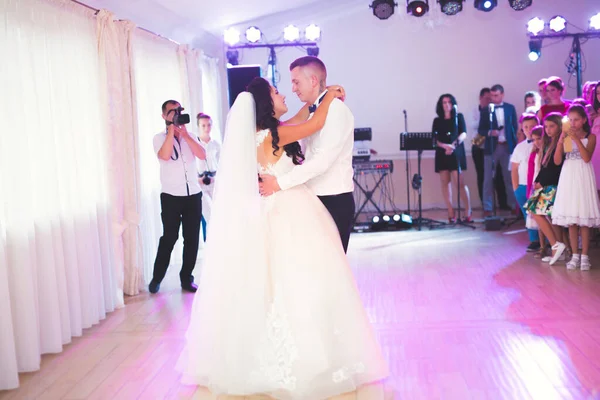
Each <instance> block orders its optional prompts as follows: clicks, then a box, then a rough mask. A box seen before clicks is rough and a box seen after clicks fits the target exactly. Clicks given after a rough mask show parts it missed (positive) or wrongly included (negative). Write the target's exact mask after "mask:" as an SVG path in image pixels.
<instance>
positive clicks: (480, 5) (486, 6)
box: [473, 0, 498, 12]
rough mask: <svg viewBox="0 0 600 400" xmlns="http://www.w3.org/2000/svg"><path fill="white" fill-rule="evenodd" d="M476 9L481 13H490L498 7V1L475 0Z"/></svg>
mask: <svg viewBox="0 0 600 400" xmlns="http://www.w3.org/2000/svg"><path fill="white" fill-rule="evenodd" d="M473 5H474V7H475V8H476V9H477V10H479V11H485V12H489V11H492V10H493V9H494V8H496V6H497V5H498V0H475V3H474V4H473Z"/></svg>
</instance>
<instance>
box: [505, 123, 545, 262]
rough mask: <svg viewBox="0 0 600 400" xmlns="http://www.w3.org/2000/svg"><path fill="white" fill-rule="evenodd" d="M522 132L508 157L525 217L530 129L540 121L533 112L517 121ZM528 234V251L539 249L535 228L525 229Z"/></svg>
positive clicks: (518, 199) (516, 193)
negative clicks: (522, 135) (518, 141)
mask: <svg viewBox="0 0 600 400" xmlns="http://www.w3.org/2000/svg"><path fill="white" fill-rule="evenodd" d="M519 122H520V124H521V126H522V129H523V133H524V134H525V138H526V140H523V141H522V142H521V143H519V144H517V146H516V147H515V150H514V151H513V153H512V156H511V157H510V163H511V176H512V186H513V190H514V192H515V197H516V199H517V203H518V204H519V207H521V212H522V213H523V217H524V218H527V211H526V210H525V208H524V207H523V206H524V205H525V202H527V172H528V168H529V155H530V154H531V151H532V149H533V143H532V140H531V131H532V129H533V128H534V127H535V126H537V125H539V124H540V122H539V120H538V118H537V116H536V115H535V114H530V113H525V114H523V115H522V116H521V120H520V121H519ZM527 233H528V234H529V242H530V243H529V246H528V247H527V251H528V252H534V251H538V250H539V249H540V238H539V234H538V231H537V230H534V229H527Z"/></svg>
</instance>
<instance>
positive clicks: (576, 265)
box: [567, 254, 581, 270]
mask: <svg viewBox="0 0 600 400" xmlns="http://www.w3.org/2000/svg"><path fill="white" fill-rule="evenodd" d="M580 263H581V260H580V258H579V254H573V257H572V258H571V261H569V262H568V263H567V269H570V270H574V269H577V268H579V264H580Z"/></svg>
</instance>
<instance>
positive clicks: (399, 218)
mask: <svg viewBox="0 0 600 400" xmlns="http://www.w3.org/2000/svg"><path fill="white" fill-rule="evenodd" d="M401 219H402V217H401V216H400V214H395V215H394V217H393V220H394V222H400V220H401Z"/></svg>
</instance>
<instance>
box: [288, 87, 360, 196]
mask: <svg viewBox="0 0 600 400" xmlns="http://www.w3.org/2000/svg"><path fill="white" fill-rule="evenodd" d="M321 97H322V95H321V96H319V98H321ZM311 116H312V115H311ZM353 147H354V116H353V115H352V112H351V111H350V109H349V108H348V106H346V104H344V102H343V101H341V100H339V99H334V100H333V102H332V103H331V105H330V106H329V112H328V113H327V119H326V120H325V126H323V129H322V130H321V131H319V132H317V133H315V134H313V135H312V136H310V137H308V138H306V139H305V141H304V149H305V150H304V154H305V156H306V160H305V161H304V163H302V165H298V166H296V167H295V168H294V169H293V170H292V171H290V172H289V173H287V174H285V175H283V176H280V177H279V178H278V179H277V183H278V184H279V187H280V188H281V190H285V189H289V188H291V187H294V186H297V185H301V184H303V183H306V185H307V186H308V187H309V188H310V189H311V190H312V191H313V192H314V193H315V194H316V195H317V196H331V195H337V194H342V193H348V192H353V191H354V182H353V181H352V177H353V176H354V170H353V169H352V149H353Z"/></svg>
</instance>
